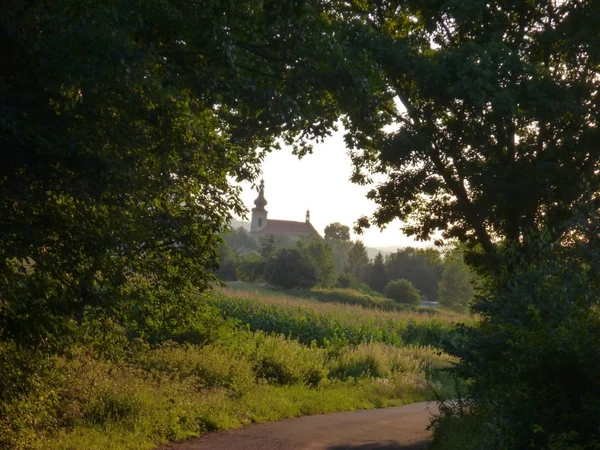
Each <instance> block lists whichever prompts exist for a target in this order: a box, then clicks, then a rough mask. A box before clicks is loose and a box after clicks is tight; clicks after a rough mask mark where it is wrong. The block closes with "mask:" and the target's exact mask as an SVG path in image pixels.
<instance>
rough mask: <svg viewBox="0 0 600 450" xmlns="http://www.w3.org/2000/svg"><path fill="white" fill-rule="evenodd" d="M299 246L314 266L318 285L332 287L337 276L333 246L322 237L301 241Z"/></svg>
mask: <svg viewBox="0 0 600 450" xmlns="http://www.w3.org/2000/svg"><path fill="white" fill-rule="evenodd" d="M297 248H298V250H300V251H301V252H302V253H304V254H305V255H306V257H307V258H308V259H309V260H310V262H311V263H312V265H313V266H314V268H315V271H316V275H317V285H318V286H319V287H323V288H326V287H330V286H331V285H332V284H333V282H334V277H335V265H334V262H333V255H332V251H331V247H329V246H328V245H326V244H325V243H324V242H323V241H322V240H321V239H311V240H309V241H299V242H298V244H297Z"/></svg>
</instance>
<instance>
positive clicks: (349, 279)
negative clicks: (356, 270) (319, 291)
mask: <svg viewBox="0 0 600 450" xmlns="http://www.w3.org/2000/svg"><path fill="white" fill-rule="evenodd" d="M355 285H356V280H355V279H354V277H353V276H352V275H351V274H349V273H345V272H344V273H340V274H339V275H338V277H337V280H336V282H335V287H337V288H341V289H350V288H352V287H353V286H355Z"/></svg>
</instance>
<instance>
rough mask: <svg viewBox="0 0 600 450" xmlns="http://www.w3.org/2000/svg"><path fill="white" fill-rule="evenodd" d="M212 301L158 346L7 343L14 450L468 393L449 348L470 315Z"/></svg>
mask: <svg viewBox="0 0 600 450" xmlns="http://www.w3.org/2000/svg"><path fill="white" fill-rule="evenodd" d="M199 301H201V302H202V304H201V308H199V310H201V313H199V314H198V315H197V316H193V317H190V318H189V321H188V322H189V323H187V325H185V326H183V328H181V327H179V328H175V329H165V330H162V329H161V332H160V333H158V334H156V336H154V335H152V338H151V339H149V340H144V339H142V337H140V336H139V335H138V337H137V338H135V339H133V338H131V336H132V335H134V334H135V333H132V330H129V331H127V330H125V329H122V328H120V327H116V328H114V329H111V330H104V331H105V333H104V335H106V336H104V338H102V339H103V340H98V339H100V338H97V339H96V340H92V341H90V342H88V343H87V344H84V343H80V344H78V346H76V347H74V348H71V349H70V350H69V351H66V352H64V353H62V354H60V355H54V356H51V357H50V356H48V355H45V356H43V358H42V356H40V355H37V356H36V354H33V353H31V354H30V353H28V352H29V351H28V350H23V349H18V348H16V347H15V346H14V345H4V344H3V343H2V342H0V362H2V363H3V364H0V386H7V387H8V388H9V389H10V390H11V392H13V393H15V394H17V395H14V396H12V397H6V398H7V399H9V401H8V402H3V403H1V404H0V449H11V450H12V449H15V450H25V449H42V448H43V449H51V450H54V449H56V450H67V449H69V450H71V449H108V450H111V449H150V448H154V447H156V446H158V445H160V444H162V443H165V442H168V441H172V440H178V439H184V438H187V437H190V436H198V435H200V434H202V433H205V432H207V431H212V430H225V429H229V428H235V427H239V426H242V425H245V424H249V423H255V422H264V421H268V420H277V419H281V418H287V417H297V416H301V415H304V414H315V413H326V412H333V411H342V410H344V411H347V410H354V409H365V408H374V407H385V406H393V405H400V404H405V403H411V402H415V401H421V400H427V399H432V398H433V397H434V391H435V392H437V393H440V394H441V395H446V396H453V395H454V393H453V390H452V387H451V384H450V383H448V382H447V381H448V378H447V376H446V375H444V373H443V371H442V369H444V368H447V367H450V366H452V365H453V364H454V363H455V362H456V361H454V359H453V358H451V357H450V356H448V355H447V354H445V353H443V352H442V351H441V350H440V345H441V344H442V343H443V342H444V341H446V340H451V339H452V332H451V327H452V325H453V324H454V323H455V322H456V321H459V320H462V319H464V316H459V315H448V314H437V313H436V314H431V313H430V312H422V311H421V312H420V311H403V312H398V311H383V310H381V309H373V308H363V307H361V306H351V305H343V304H338V303H331V302H322V301H318V300H315V299H299V298H295V297H289V296H277V295H273V294H272V293H271V295H260V294H257V293H247V292H242V291H235V292H234V291H231V290H224V291H213V292H210V293H207V294H204V295H202V296H200V297H199ZM94 329H95V328H94ZM96 334H97V333H91V334H90V336H92V335H93V336H96ZM82 342H87V341H82ZM40 358H42V359H40ZM23 373H29V374H30V375H31V376H29V378H27V377H26V378H23V376H22V375H23ZM23 380H25V381H27V383H28V384H27V385H25V384H23ZM432 388H433V389H432Z"/></svg>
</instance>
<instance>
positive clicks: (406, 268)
mask: <svg viewBox="0 0 600 450" xmlns="http://www.w3.org/2000/svg"><path fill="white" fill-rule="evenodd" d="M442 270H443V266H442V263H441V261H440V259H439V252H438V251H437V250H434V249H432V250H429V251H423V250H417V249H415V248H412V247H407V248H404V249H398V250H397V251H396V253H392V254H391V255H388V256H387V257H386V259H385V271H386V275H387V278H388V280H397V279H405V280H409V281H410V282H411V283H413V284H414V285H415V286H416V287H417V289H418V290H419V291H420V292H421V293H422V294H423V295H424V296H425V297H427V300H429V301H436V300H437V290H438V289H437V286H438V282H439V280H440V278H441V274H442Z"/></svg>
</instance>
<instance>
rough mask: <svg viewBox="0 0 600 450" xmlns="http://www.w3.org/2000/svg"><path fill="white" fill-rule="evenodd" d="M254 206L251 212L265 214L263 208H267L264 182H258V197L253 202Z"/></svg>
mask: <svg viewBox="0 0 600 450" xmlns="http://www.w3.org/2000/svg"><path fill="white" fill-rule="evenodd" d="M254 204H255V205H256V206H255V207H254V208H252V212H266V211H265V206H267V200H266V199H265V180H260V184H259V185H258V197H256V200H254Z"/></svg>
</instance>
